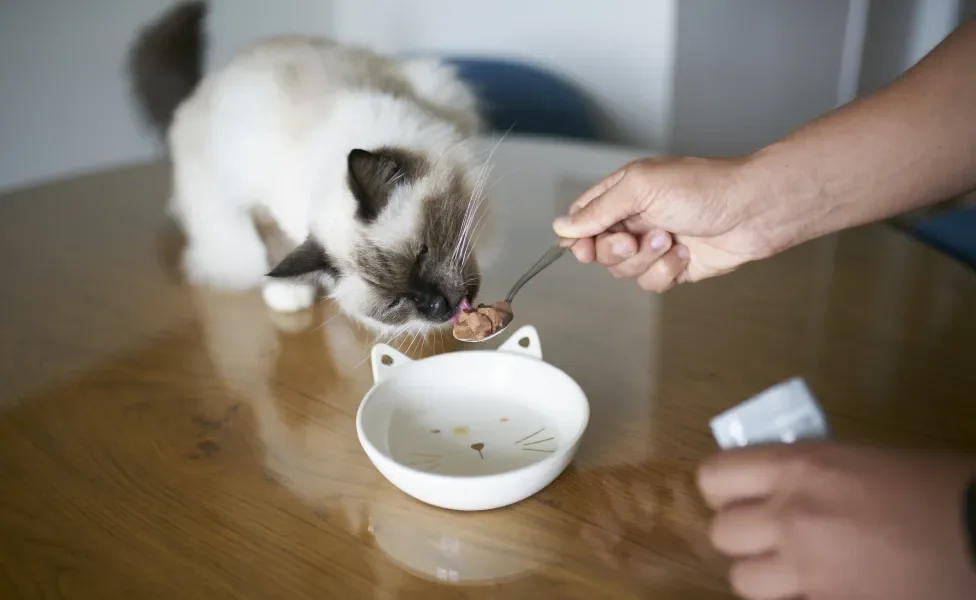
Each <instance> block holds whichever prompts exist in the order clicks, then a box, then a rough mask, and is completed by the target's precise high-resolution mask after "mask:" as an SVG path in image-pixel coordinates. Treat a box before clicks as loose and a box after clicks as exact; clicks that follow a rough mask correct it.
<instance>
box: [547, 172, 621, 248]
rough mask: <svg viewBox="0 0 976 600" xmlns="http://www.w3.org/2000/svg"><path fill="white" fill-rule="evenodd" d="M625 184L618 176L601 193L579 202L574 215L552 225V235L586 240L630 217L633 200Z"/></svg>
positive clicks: (561, 218) (560, 219)
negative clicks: (580, 203)
mask: <svg viewBox="0 0 976 600" xmlns="http://www.w3.org/2000/svg"><path fill="white" fill-rule="evenodd" d="M625 182H626V178H625V177H623V175H621V176H620V178H619V179H618V180H617V181H615V182H614V183H613V184H612V185H610V184H608V187H607V189H606V190H605V191H604V192H603V193H602V194H600V195H598V196H596V197H595V198H593V199H592V200H589V201H587V202H585V203H583V204H582V206H580V207H579V208H578V209H577V210H576V211H575V212H573V213H571V214H569V215H567V216H563V217H559V218H558V219H556V220H555V221H554V222H553V224H552V227H553V229H554V230H555V232H556V234H557V235H559V236H560V237H565V238H582V237H590V236H594V235H597V234H600V233H603V232H604V231H606V230H607V229H608V228H609V227H612V226H613V225H615V224H616V223H618V222H619V221H623V220H624V219H626V218H627V217H630V216H633V214H634V207H635V206H636V205H637V198H636V197H635V194H634V192H633V191H631V190H630V189H629V187H628V186H627V185H626V184H625Z"/></svg>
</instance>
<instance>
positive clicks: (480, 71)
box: [444, 57, 601, 140]
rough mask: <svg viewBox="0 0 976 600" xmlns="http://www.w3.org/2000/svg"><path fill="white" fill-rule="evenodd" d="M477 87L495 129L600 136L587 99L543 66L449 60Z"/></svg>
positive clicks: (509, 62) (463, 77) (466, 80)
mask: <svg viewBox="0 0 976 600" xmlns="http://www.w3.org/2000/svg"><path fill="white" fill-rule="evenodd" d="M444 61H445V62H446V63H448V64H450V65H453V66H454V67H455V68H456V69H457V72H458V76H459V77H461V79H462V80H464V81H465V82H466V83H468V84H469V85H470V86H471V87H472V88H474V89H475V91H476V93H477V94H478V96H479V99H480V100H481V102H482V106H483V108H484V109H485V111H484V112H485V118H486V120H487V121H488V123H489V125H490V126H491V128H492V129H493V130H495V131H508V130H509V129H511V130H512V131H513V132H517V133H526V134H536V135H549V136H556V137H564V138H573V139H581V140H598V139H600V137H601V136H600V134H599V133H598V131H599V128H598V126H597V124H596V122H595V120H594V119H593V116H592V113H591V111H590V109H589V106H588V103H587V99H586V97H585V96H584V95H583V94H581V93H580V92H579V91H578V90H577V89H575V88H574V87H573V86H572V85H570V84H569V83H568V82H566V81H564V80H562V79H561V78H559V77H557V76H556V75H555V74H553V73H550V72H548V71H546V70H544V69H541V68H539V67H536V66H533V65H529V64H524V63H518V62H512V61H507V60H494V59H480V58H449V57H448V58H444Z"/></svg>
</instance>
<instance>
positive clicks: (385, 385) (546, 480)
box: [356, 326, 590, 510]
mask: <svg viewBox="0 0 976 600" xmlns="http://www.w3.org/2000/svg"><path fill="white" fill-rule="evenodd" d="M371 358H372V364H373V380H374V382H375V383H374V385H373V387H372V388H371V389H370V390H369V392H367V393H366V396H365V397H364V398H363V401H362V404H360V406H359V412H358V413H357V415H356V431H357V433H358V434H359V441H360V443H361V444H362V446H363V449H364V450H365V451H366V455H367V456H369V459H370V460H371V461H372V462H373V464H374V465H375V466H376V468H377V469H378V470H379V471H380V473H382V474H383V476H384V477H386V478H387V479H388V480H389V481H390V483H392V484H393V485H395V486H396V487H398V488H400V490H402V491H403V492H405V493H407V494H409V495H410V496H413V497H414V498H416V499H418V500H420V501H422V502H426V503H428V504H432V505H434V506H439V507H441V508H449V509H454V510H488V509H492V508H499V507H502V506H507V505H509V504H514V503H515V502H518V501H520V500H524V499H525V498H528V497H529V496H531V495H533V494H535V493H536V492H538V491H540V490H541V489H543V488H544V487H546V486H547V485H549V484H550V483H552V481H553V480H554V479H556V477H558V476H559V474H560V473H562V471H563V469H565V468H566V466H567V465H569V463H570V461H571V460H572V459H573V455H574V454H575V453H576V448H577V446H578V445H579V441H580V438H581V437H582V435H583V432H584V431H585V430H586V425H587V423H588V422H589V418H590V406H589V404H588V403H587V400H586V395H585V394H584V393H583V390H582V389H580V387H579V385H577V384H576V382H575V381H573V380H572V378H570V377H569V376H568V375H567V374H566V373H564V372H563V371H561V370H559V369H557V368H556V367H553V366H552V365H550V364H548V363H545V362H543V360H542V348H541V346H540V343H539V334H538V332H537V331H536V330H535V328H534V327H532V326H526V327H522V328H521V329H519V330H518V331H516V332H515V333H514V334H512V336H511V337H509V339H508V340H507V341H506V342H505V343H504V344H502V345H501V347H500V348H499V349H498V350H467V351H459V352H450V353H447V354H440V355H437V356H432V357H430V358H425V359H423V360H418V361H414V360H411V359H410V358H408V357H406V356H404V355H403V354H401V353H399V352H397V351H396V350H394V349H393V348H391V347H389V346H387V345H385V344H379V345H377V346H375V347H374V348H373V351H372V357H371Z"/></svg>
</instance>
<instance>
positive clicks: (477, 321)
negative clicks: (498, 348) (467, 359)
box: [454, 238, 576, 342]
mask: <svg viewBox="0 0 976 600" xmlns="http://www.w3.org/2000/svg"><path fill="white" fill-rule="evenodd" d="M575 243H576V240H573V239H567V238H559V240H558V241H557V242H556V244H554V245H553V246H552V247H551V248H549V250H547V251H546V253H545V254H543V255H542V258H540V259H539V260H537V261H536V263H535V264H534V265H532V266H531V267H530V268H529V270H528V271H526V272H525V274H523V275H522V276H521V277H519V280H518V281H516V282H515V285H513V286H512V289H510V290H508V295H507V296H505V299H504V300H500V301H498V302H492V303H491V304H487V305H486V304H479V305H478V308H474V307H472V306H471V303H470V302H468V300H467V298H465V299H464V300H462V301H461V305H460V306H459V307H458V312H457V315H456V316H455V321H454V339H456V340H458V341H461V342H483V341H485V340H487V339H489V338H492V337H494V336H496V335H498V334H499V333H501V331H502V330H503V329H505V328H506V327H508V324H509V323H511V322H512V319H514V318H515V313H513V312H512V301H513V300H515V294H518V292H519V290H520V289H522V286H523V285H525V284H526V283H528V281H529V280H530V279H532V278H533V277H535V276H536V275H538V274H539V273H541V272H542V271H543V270H544V269H545V268H546V267H548V266H549V265H551V264H552V263H554V262H556V261H557V260H559V257H560V256H562V255H563V254H565V253H566V250H568V249H569V248H571V247H572V246H573V244H575Z"/></svg>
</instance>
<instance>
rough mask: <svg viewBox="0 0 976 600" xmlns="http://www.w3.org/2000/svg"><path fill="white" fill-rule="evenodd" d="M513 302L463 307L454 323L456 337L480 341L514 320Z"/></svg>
mask: <svg viewBox="0 0 976 600" xmlns="http://www.w3.org/2000/svg"><path fill="white" fill-rule="evenodd" d="M513 316H514V314H513V313H512V304H511V303H510V302H506V301H504V300H500V301H498V302H493V303H491V304H479V305H478V307H477V308H475V307H470V308H462V309H461V310H460V311H459V313H458V317H457V323H456V324H455V325H454V337H455V338H456V339H458V340H460V341H462V342H475V341H477V342H480V341H483V340H485V339H487V338H488V337H490V336H491V335H493V334H495V333H496V332H498V331H501V330H502V329H504V328H505V326H506V325H508V324H509V323H510V322H511V321H512V317H513Z"/></svg>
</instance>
